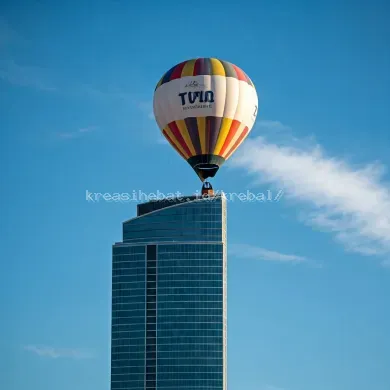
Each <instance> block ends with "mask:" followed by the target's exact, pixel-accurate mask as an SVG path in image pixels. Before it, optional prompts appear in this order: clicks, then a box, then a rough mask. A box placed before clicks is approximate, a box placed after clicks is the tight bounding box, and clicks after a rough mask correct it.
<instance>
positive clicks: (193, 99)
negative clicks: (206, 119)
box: [178, 90, 214, 110]
mask: <svg viewBox="0 0 390 390" xmlns="http://www.w3.org/2000/svg"><path fill="white" fill-rule="evenodd" d="M178 96H180V98H181V105H182V108H183V110H188V109H194V108H211V107H212V105H211V104H210V103H214V92H213V91H211V90H209V91H196V92H181V93H179V94H178Z"/></svg>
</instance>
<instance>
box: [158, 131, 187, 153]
mask: <svg viewBox="0 0 390 390" xmlns="http://www.w3.org/2000/svg"><path fill="white" fill-rule="evenodd" d="M164 130H165V131H166V133H167V134H168V136H169V138H170V139H171V140H172V142H173V143H174V144H175V146H176V147H177V148H178V149H179V150H180V151H181V152H182V153H183V155H184V156H185V158H186V159H189V158H190V156H189V155H188V153H187V152H186V151H185V150H184V148H183V147H182V146H181V145H180V142H179V141H178V140H177V138H176V137H175V135H174V134H173V133H172V130H171V129H170V128H169V126H167V127H165V128H164Z"/></svg>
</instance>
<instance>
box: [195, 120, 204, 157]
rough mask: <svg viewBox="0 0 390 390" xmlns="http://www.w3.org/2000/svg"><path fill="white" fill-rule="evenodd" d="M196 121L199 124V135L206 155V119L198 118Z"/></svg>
mask: <svg viewBox="0 0 390 390" xmlns="http://www.w3.org/2000/svg"><path fill="white" fill-rule="evenodd" d="M196 121H197V123H198V134H199V139H200V147H201V149H202V154H206V118H205V117H198V118H196Z"/></svg>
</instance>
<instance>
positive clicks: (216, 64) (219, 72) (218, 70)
mask: <svg viewBox="0 0 390 390" xmlns="http://www.w3.org/2000/svg"><path fill="white" fill-rule="evenodd" d="M210 62H211V69H212V70H211V74H212V75H213V76H226V73H225V68H224V67H223V65H222V62H221V61H220V60H218V59H216V58H210Z"/></svg>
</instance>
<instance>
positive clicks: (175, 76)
mask: <svg viewBox="0 0 390 390" xmlns="http://www.w3.org/2000/svg"><path fill="white" fill-rule="evenodd" d="M186 63H187V61H184V62H182V63H180V64H179V65H177V66H176V68H175V69H174V71H173V72H172V74H171V77H170V80H175V79H179V78H180V77H181V72H182V71H183V68H184V66H185V64H186Z"/></svg>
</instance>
